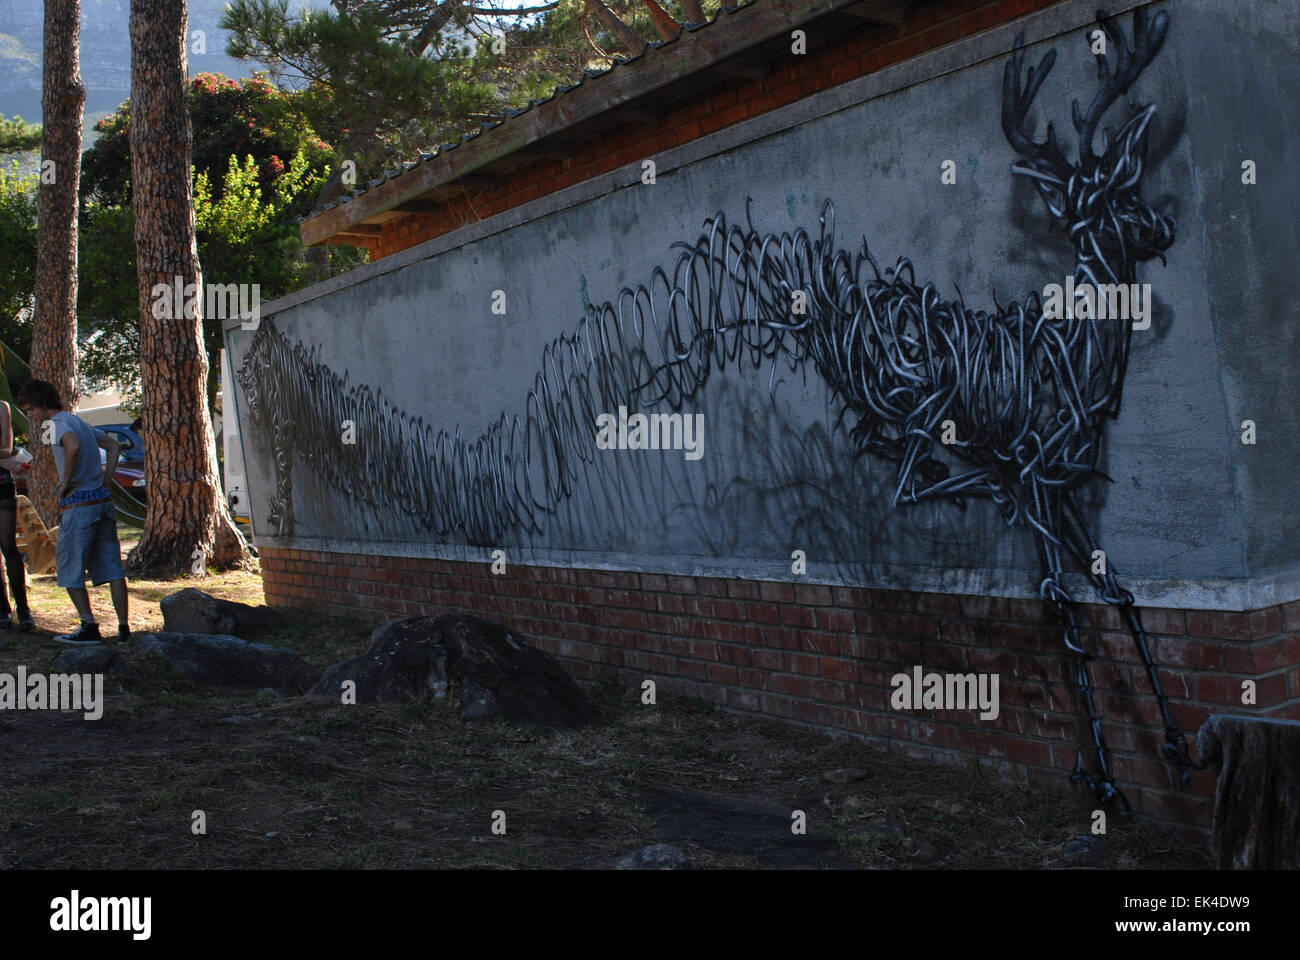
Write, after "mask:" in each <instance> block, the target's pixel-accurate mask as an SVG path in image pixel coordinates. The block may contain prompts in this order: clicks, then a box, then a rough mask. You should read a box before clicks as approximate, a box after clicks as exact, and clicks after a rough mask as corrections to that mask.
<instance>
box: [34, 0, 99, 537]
mask: <svg viewBox="0 0 1300 960" xmlns="http://www.w3.org/2000/svg"><path fill="white" fill-rule="evenodd" d="M80 33H81V2H80V0H46V2H45V39H44V43H45V62H44V70H45V76H44V80H43V84H42V91H41V112H42V118H41V119H42V122H43V123H44V124H45V129H44V132H43V134H42V137H41V184H40V194H39V197H38V200H37V204H38V206H37V228H36V305H35V310H34V311H33V317H32V360H31V368H32V376H33V377H34V378H36V379H38V380H48V381H49V382H50V383H52V384H54V386H55V387H57V388H58V390H59V396H60V397H61V398H62V400H63V402H64V404H66V405H67V407H68V409H71V408H72V407H73V406H74V405H75V404H76V401H77V397H76V375H77V185H78V181H80V179H81V114H82V108H83V107H84V106H85V103H86V89H85V87H83V86H82V85H81V70H80V66H79V62H78V54H77V46H78V43H79V41H80ZM29 433H30V434H31V435H30V436H29V437H28V438H27V439H28V441H29V442H30V443H31V447H32V453H33V454H34V455H35V457H36V462H35V463H34V464H33V465H32V470H33V475H32V482H31V483H30V484H29V485H28V489H29V490H30V491H31V499H32V503H33V504H34V505H35V507H36V510H37V512H38V513H39V514H40V515H41V519H42V520H43V521H44V522H45V525H46V526H54V525H55V524H57V523H58V522H59V503H58V490H57V488H58V473H57V470H56V468H55V466H54V456H53V454H51V453H50V451H49V449H48V448H47V447H46V445H45V444H42V443H41V442H40V425H39V424H32V425H31V428H30V431H29Z"/></svg>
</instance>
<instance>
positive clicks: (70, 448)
mask: <svg viewBox="0 0 1300 960" xmlns="http://www.w3.org/2000/svg"><path fill="white" fill-rule="evenodd" d="M59 444H60V445H61V446H62V447H63V473H64V476H65V478H66V479H65V480H64V481H63V483H62V484H60V486H59V497H60V498H62V497H66V496H70V495H71V494H72V474H73V473H74V472H75V470H76V463H77V455H78V454H79V453H81V441H80V440H78V439H77V435H76V434H75V433H73V432H72V431H71V430H69V431H68V432H67V433H65V434H64V435H63V436H62V437H61V438H60V439H59Z"/></svg>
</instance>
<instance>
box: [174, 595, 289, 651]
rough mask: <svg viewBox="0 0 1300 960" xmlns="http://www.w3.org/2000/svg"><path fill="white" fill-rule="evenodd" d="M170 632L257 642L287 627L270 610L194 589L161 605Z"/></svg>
mask: <svg viewBox="0 0 1300 960" xmlns="http://www.w3.org/2000/svg"><path fill="white" fill-rule="evenodd" d="M159 606H160V608H161V609H162V615H163V629H164V630H165V631H167V632H168V633H204V634H225V635H230V636H235V637H240V638H241V639H244V640H257V639H259V638H261V637H263V636H264V635H266V634H267V633H270V632H271V631H274V630H278V629H279V628H280V627H282V626H284V617H282V616H280V615H279V614H278V613H276V612H275V611H274V610H271V609H269V608H267V607H254V606H250V605H249V604H247V603H236V602H234V601H233V600H221V599H219V598H218V597H213V596H210V595H208V594H206V593H204V592H203V591H202V590H196V589H195V588H194V587H186V588H185V589H184V590H178V591H177V592H176V593H173V594H169V595H168V596H165V597H163V599H162V603H160V604H159Z"/></svg>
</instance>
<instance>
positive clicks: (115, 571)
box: [87, 503, 131, 643]
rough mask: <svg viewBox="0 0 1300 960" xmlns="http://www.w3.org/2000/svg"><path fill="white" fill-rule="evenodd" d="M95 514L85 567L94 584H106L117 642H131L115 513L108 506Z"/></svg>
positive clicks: (100, 508)
mask: <svg viewBox="0 0 1300 960" xmlns="http://www.w3.org/2000/svg"><path fill="white" fill-rule="evenodd" d="M91 509H93V510H94V511H95V513H96V514H97V516H96V519H95V523H94V537H95V540H94V547H93V549H92V550H91V551H90V555H89V560H88V562H87V568H88V569H89V571H90V579H91V582H92V583H95V584H96V585H98V584H101V583H107V584H108V589H109V593H110V595H111V596H112V598H113V609H114V610H115V611H117V639H118V640H119V641H120V642H122V643H125V642H126V641H128V640H130V639H131V627H130V621H129V620H128V619H127V612H128V611H127V592H126V572H125V571H124V570H123V569H122V544H121V543H120V542H119V541H118V539H117V511H116V510H115V509H114V508H113V505H112V504H111V503H105V504H103V505H102V506H99V507H93V508H91Z"/></svg>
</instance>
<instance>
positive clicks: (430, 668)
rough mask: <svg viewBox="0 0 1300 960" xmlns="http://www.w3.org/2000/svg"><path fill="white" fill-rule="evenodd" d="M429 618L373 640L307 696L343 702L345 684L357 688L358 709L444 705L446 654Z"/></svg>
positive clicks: (384, 630) (394, 626)
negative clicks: (407, 703)
mask: <svg viewBox="0 0 1300 960" xmlns="http://www.w3.org/2000/svg"><path fill="white" fill-rule="evenodd" d="M429 619H430V618H428V617H416V618H412V619H410V620H398V621H397V622H396V623H390V624H388V625H387V626H383V627H380V628H379V629H378V630H376V631H375V632H374V633H373V634H371V636H370V648H369V649H368V650H367V651H366V652H365V653H364V654H362V655H361V656H359V657H353V658H352V659H351V660H344V661H343V662H342V663H336V664H334V666H332V667H330V668H328V669H327V670H326V671H325V675H324V676H322V677H321V678H320V680H318V681H317V682H316V685H315V686H314V687H312V688H311V690H310V691H309V693H308V695H309V696H313V697H334V698H335V699H338V698H341V697H342V695H343V683H344V681H346V680H351V681H352V682H353V683H354V684H356V690H355V697H356V700H355V702H356V703H375V702H377V701H379V702H393V701H402V700H419V699H422V698H425V697H429V698H433V699H441V698H442V697H445V696H446V695H447V649H446V648H445V647H444V646H443V645H442V644H441V643H439V642H438V638H437V636H435V635H433V634H431V633H430V631H429V629H428V625H427V621H428V620H429Z"/></svg>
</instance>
